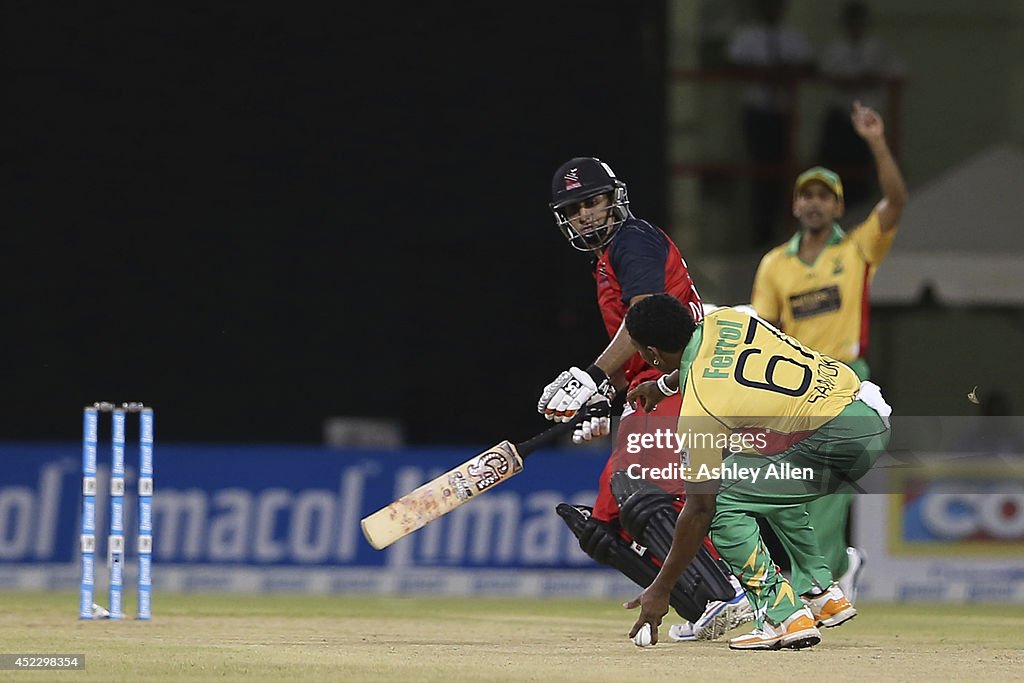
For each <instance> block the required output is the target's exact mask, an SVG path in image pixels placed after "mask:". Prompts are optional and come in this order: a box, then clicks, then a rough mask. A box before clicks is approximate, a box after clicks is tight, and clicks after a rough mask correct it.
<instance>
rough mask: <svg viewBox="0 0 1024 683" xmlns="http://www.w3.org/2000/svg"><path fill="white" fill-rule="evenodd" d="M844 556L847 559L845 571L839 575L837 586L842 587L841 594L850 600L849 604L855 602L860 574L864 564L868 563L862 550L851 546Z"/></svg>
mask: <svg viewBox="0 0 1024 683" xmlns="http://www.w3.org/2000/svg"><path fill="white" fill-rule="evenodd" d="M846 558H847V560H848V563H847V566H846V573H845V574H843V575H842V576H840V577H839V587H840V588H841V589H843V595H845V596H846V598H847V600H849V601H850V604H851V605H854V604H856V603H857V588H858V584H859V583H860V575H861V572H863V571H864V565H866V564H867V563H868V558H867V555H865V554H864V551H863V550H861V549H859V548H854V547H853V546H850V547H849V548H847V549H846Z"/></svg>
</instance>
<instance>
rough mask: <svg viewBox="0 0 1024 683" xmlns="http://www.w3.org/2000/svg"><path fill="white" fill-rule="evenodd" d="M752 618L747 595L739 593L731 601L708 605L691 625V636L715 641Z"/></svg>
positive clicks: (752, 611) (752, 612) (752, 613)
mask: <svg viewBox="0 0 1024 683" xmlns="http://www.w3.org/2000/svg"><path fill="white" fill-rule="evenodd" d="M753 618H754V610H753V609H752V608H751V607H750V601H749V600H747V594H746V593H740V594H739V595H737V596H736V597H734V598H733V599H732V600H728V601H716V602H712V603H709V604H708V607H707V609H706V610H704V614H702V615H700V619H698V620H697V621H696V622H695V623H694V624H693V625H692V629H693V635H694V637H695V638H696V639H697V640H716V639H718V638H721V637H722V636H724V635H725V634H726V633H728V632H729V631H731V630H732V629H734V628H736V627H737V626H739V625H740V624H745V623H747V622H748V621H750V620H751V619H753Z"/></svg>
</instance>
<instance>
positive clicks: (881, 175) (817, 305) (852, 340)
mask: <svg viewBox="0 0 1024 683" xmlns="http://www.w3.org/2000/svg"><path fill="white" fill-rule="evenodd" d="M851 121H852V123H853V128H854V130H855V131H857V134H858V135H860V137H861V138H863V139H864V141H865V142H866V143H867V146H868V148H869V149H870V150H871V154H872V156H873V157H874V160H875V167H876V172H877V174H878V182H879V185H881V188H882V199H881V201H879V202H878V204H877V205H875V207H874V209H873V210H872V211H871V213H870V215H868V217H867V219H866V220H865V221H864V222H863V223H861V224H859V225H857V226H856V227H855V228H853V229H852V230H850V231H849V232H844V231H843V230H842V229H841V228H840V227H839V224H838V223H837V222H836V221H838V220H839V219H840V218H841V217H842V215H843V212H844V210H845V205H844V203H843V183H842V181H841V180H840V178H839V176H838V175H837V174H836V173H834V172H832V171H830V170H828V169H826V168H822V167H820V166H816V167H814V168H811V169H808V170H806V171H804V172H803V173H801V174H800V176H799V177H798V178H797V179H796V184H795V186H794V188H793V215H794V216H795V217H796V219H797V220H798V221H799V222H800V230H799V231H798V232H797V233H796V234H795V235H793V237H792V238H791V239H790V240H788V241H787V242H786V243H785V244H782V245H780V246H778V247H776V248H774V249H772V250H771V251H769V252H768V253H767V254H765V256H764V258H763V259H762V260H761V265H760V266H759V267H758V269H757V275H756V276H755V278H754V291H753V293H752V295H751V304H752V305H753V307H754V309H756V310H757V313H758V315H760V316H761V317H762V318H764V319H765V320H767V321H770V322H771V323H773V324H775V325H776V326H778V327H779V328H780V329H781V330H782V331H783V332H785V333H786V334H789V335H792V336H793V337H796V338H797V339H799V340H800V341H801V342H802V343H804V344H807V345H808V346H810V347H812V348H814V349H818V350H820V351H821V352H822V353H824V354H826V355H828V356H830V357H832V358H835V359H836V360H839V361H842V362H843V363H846V364H847V365H849V366H850V367H851V368H853V371H854V372H856V373H857V376H858V377H859V378H860V379H862V380H864V379H868V377H869V376H870V373H869V370H868V364H867V362H866V361H865V360H864V354H865V353H866V352H867V349H868V332H869V325H868V323H869V317H870V312H871V306H870V301H869V294H870V291H871V281H872V280H873V279H874V276H875V272H876V271H877V270H878V266H879V265H880V264H881V263H882V260H883V259H884V258H885V256H886V254H888V252H889V248H890V247H891V246H892V242H893V238H894V237H895V236H896V226H897V224H898V223H899V220H900V216H901V215H902V213H903V207H904V206H905V205H906V203H907V188H906V185H905V184H904V182H903V176H902V175H901V174H900V170H899V167H898V166H897V165H896V161H895V160H894V159H893V156H892V153H891V152H890V151H889V147H888V145H887V144H886V140H885V126H884V124H883V121H882V117H881V116H879V115H878V112H876V111H875V110H874V109H871V108H870V107H865V106H863V105H861V103H860V102H855V103H854V105H853V111H852V114H851ZM851 499H852V498H851V496H850V495H848V494H836V495H834V496H828V497H825V498H822V499H820V500H816V501H814V502H812V503H810V504H808V506H807V510H808V514H809V515H810V517H811V520H812V521H813V526H814V531H815V535H816V536H817V542H818V546H819V548H820V550H821V554H822V555H823V556H824V557H825V560H826V562H827V563H828V565H829V567H831V568H832V573H833V574H835V576H837V577H840V583H841V584H842V585H843V588H844V590H845V591H846V593H847V595H848V597H849V598H850V600H851V601H855V600H856V593H857V578H858V576H859V574H860V570H861V569H862V567H863V565H864V555H863V553H861V552H860V551H859V550H857V549H856V548H853V547H848V546H847V543H846V524H847V519H848V518H849V514H850V503H851ZM793 582H794V584H796V585H797V586H798V589H800V590H803V589H806V588H807V587H809V586H810V581H809V577H807V576H806V575H805V574H803V573H802V572H801V571H800V570H799V568H794V574H793Z"/></svg>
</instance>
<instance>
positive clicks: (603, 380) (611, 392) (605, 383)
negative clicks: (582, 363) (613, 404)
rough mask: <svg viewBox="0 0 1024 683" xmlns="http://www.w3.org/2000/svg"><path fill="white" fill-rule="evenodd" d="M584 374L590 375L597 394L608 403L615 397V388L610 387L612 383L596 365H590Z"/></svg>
mask: <svg viewBox="0 0 1024 683" xmlns="http://www.w3.org/2000/svg"><path fill="white" fill-rule="evenodd" d="M584 372H586V373H587V374H588V375H590V378H591V379H592V380H594V384H596V385H597V393H599V394H601V395H602V396H604V397H605V398H606V399H608V400H609V401H610V400H612V398H613V397H614V396H615V387H613V386H612V382H611V380H610V379H609V378H608V373H606V372H605V371H604V370H602V369H601V368H599V367H597V366H596V365H591V366H590V367H588V368H587V369H586V370H585V371H584Z"/></svg>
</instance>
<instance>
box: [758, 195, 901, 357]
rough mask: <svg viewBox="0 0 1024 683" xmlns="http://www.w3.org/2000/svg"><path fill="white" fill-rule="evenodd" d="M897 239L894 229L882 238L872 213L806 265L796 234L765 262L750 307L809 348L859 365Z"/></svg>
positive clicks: (838, 232) (835, 235)
mask: <svg viewBox="0 0 1024 683" xmlns="http://www.w3.org/2000/svg"><path fill="white" fill-rule="evenodd" d="M895 236H896V230H895V228H894V229H892V230H889V231H888V232H884V233H883V232H882V229H881V226H880V225H879V223H878V213H877V212H876V211H872V212H871V215H870V216H868V218H867V220H866V221H864V222H863V223H861V224H860V225H858V226H857V227H856V228H854V229H853V230H851V231H850V232H849V233H846V232H843V230H842V229H841V228H840V227H839V226H838V225H834V226H833V227H832V233H831V235H830V236H829V240H828V243H827V244H826V245H825V248H824V249H823V250H822V252H821V254H819V255H818V258H817V259H816V260H815V261H814V263H804V262H803V261H802V260H801V259H800V255H799V254H800V237H801V234H800V233H799V232H798V233H797V234H795V235H794V236H793V237H792V239H790V240H789V241H788V242H787V243H785V244H782V245H780V246H778V247H775V248H774V249H772V250H771V251H769V252H768V253H767V254H765V255H764V258H762V259H761V265H760V266H758V268H757V275H755V276H754V291H753V294H752V295H751V305H752V306H753V307H754V310H755V311H757V314H758V315H760V316H761V317H762V318H764V319H765V320H771V321H777V322H778V324H779V326H780V327H781V328H782V329H783V330H784V331H785V332H786V334H789V335H792V336H794V337H796V338H797V339H799V340H800V341H801V342H803V343H804V344H807V345H808V346H810V347H811V348H814V349H819V350H821V352H822V353H824V354H826V355H828V356H831V357H832V358H835V359H837V360H841V361H843V362H844V363H849V362H851V361H855V360H857V359H858V358H860V357H862V356H863V355H864V354H865V353H866V351H867V345H868V320H869V313H870V301H869V290H870V287H871V281H872V280H873V279H874V277H875V271H876V270H877V269H878V266H879V264H881V262H882V260H883V259H885V256H886V254H888V253H889V248H890V247H891V246H892V241H893V238H894V237H895Z"/></svg>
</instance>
